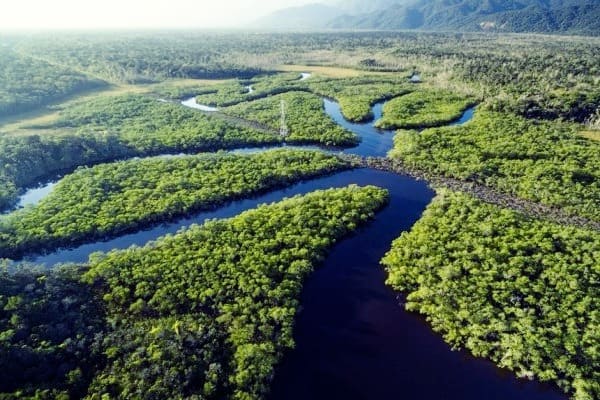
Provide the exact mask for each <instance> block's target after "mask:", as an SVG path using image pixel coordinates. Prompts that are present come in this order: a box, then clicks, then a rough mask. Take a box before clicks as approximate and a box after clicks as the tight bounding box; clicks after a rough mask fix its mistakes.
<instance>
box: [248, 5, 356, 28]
mask: <svg viewBox="0 0 600 400" xmlns="http://www.w3.org/2000/svg"><path fill="white" fill-rule="evenodd" d="M344 13H345V11H344V10H343V9H341V8H339V7H335V6H331V5H327V4H320V3H315V4H307V5H305V6H300V7H290V8H284V9H282V10H278V11H275V12H274V13H271V14H269V15H267V16H265V17H262V18H260V19H258V20H256V21H254V22H253V23H252V24H251V27H253V28H261V29H319V28H324V27H326V26H327V23H328V22H330V21H332V20H334V19H335V18H336V17H339V16H341V15H343V14H344Z"/></svg>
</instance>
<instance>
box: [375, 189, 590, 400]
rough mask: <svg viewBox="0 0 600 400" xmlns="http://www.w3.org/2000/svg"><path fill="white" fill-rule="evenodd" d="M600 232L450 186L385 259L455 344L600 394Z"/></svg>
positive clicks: (581, 395)
mask: <svg viewBox="0 0 600 400" xmlns="http://www.w3.org/2000/svg"><path fill="white" fill-rule="evenodd" d="M599 262H600V234H599V233H598V232H596V231H587V230H582V229H577V228H572V227H565V226H561V225H557V224H554V223H551V222H546V221H541V220H534V219H529V218H526V217H524V216H523V215H521V214H518V213H516V212H514V211H509V210H503V209H500V208H498V207H496V206H492V205H489V204H485V203H482V202H480V201H478V200H475V199H474V198H472V197H470V196H468V195H465V194H459V193H453V192H448V191H442V192H440V193H439V194H438V197H437V198H436V199H435V200H434V202H433V203H432V204H431V205H430V206H429V208H428V209H427V210H426V212H425V214H424V215H423V218H422V219H421V220H420V221H419V222H417V224H416V225H415V226H414V227H413V228H412V230H411V231H410V232H407V233H404V234H403V235H402V236H401V237H400V238H399V239H397V240H396V241H395V242H394V244H393V246H392V250H391V251H390V252H389V253H388V254H387V255H386V256H385V258H384V259H383V263H384V265H385V266H386V267H387V270H388V271H389V278H388V284H390V285H391V286H393V287H394V288H395V289H397V290H401V291H403V292H407V293H408V295H407V297H406V308H407V309H408V310H411V311H417V312H419V313H422V314H424V315H426V317H427V320H428V321H429V322H430V323H431V325H432V326H433V328H434V329H435V330H436V331H438V332H441V333H442V334H443V335H444V338H445V340H446V341H448V342H449V343H450V344H451V345H452V346H453V347H457V348H460V347H465V348H467V349H469V350H470V351H471V352H472V353H473V354H475V355H476V356H480V357H486V358H490V359H492V360H494V361H495V362H496V363H497V364H498V365H500V366H502V367H506V368H510V369H511V370H513V371H515V372H516V373H517V374H518V375H519V376H522V377H527V378H530V379H532V378H534V377H535V378H537V379H540V380H543V381H552V382H554V383H556V384H558V385H559V386H560V387H561V388H563V389H564V390H566V391H567V392H569V393H571V394H572V395H573V399H577V400H590V399H597V398H599V397H600V351H599V350H600V308H599V304H598V298H599V296H600V289H599V286H598V283H599V282H600V263H599Z"/></svg>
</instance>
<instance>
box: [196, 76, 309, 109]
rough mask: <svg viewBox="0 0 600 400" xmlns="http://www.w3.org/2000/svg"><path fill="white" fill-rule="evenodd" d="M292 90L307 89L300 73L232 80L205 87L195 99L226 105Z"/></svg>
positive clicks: (202, 102) (203, 102) (206, 102)
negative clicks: (250, 88)
mask: <svg viewBox="0 0 600 400" xmlns="http://www.w3.org/2000/svg"><path fill="white" fill-rule="evenodd" d="M249 86H250V87H252V91H250V90H249V88H248V87H249ZM292 90H308V86H307V84H306V82H304V81H300V74H297V73H294V72H290V73H282V74H273V75H265V76H260V77H256V78H253V79H249V80H233V81H229V82H225V83H222V84H219V85H214V86H210V87H206V88H205V89H203V90H202V91H201V92H199V93H198V96H197V97H196V101H197V102H198V103H199V104H206V105H210V106H218V107H228V106H232V105H236V104H239V103H242V102H245V101H253V100H257V99H262V98H264V97H267V96H271V95H275V94H280V93H285V92H289V91H292Z"/></svg>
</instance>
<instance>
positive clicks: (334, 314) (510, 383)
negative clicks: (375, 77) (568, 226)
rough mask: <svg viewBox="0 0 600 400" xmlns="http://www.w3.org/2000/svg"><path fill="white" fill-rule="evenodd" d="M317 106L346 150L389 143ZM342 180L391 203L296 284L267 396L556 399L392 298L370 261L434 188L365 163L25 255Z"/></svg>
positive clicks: (72, 253) (288, 399) (329, 107)
mask: <svg viewBox="0 0 600 400" xmlns="http://www.w3.org/2000/svg"><path fill="white" fill-rule="evenodd" d="M325 109H326V111H327V113H328V114H329V115H330V116H331V117H332V118H333V119H334V120H335V121H336V122H338V123H339V124H340V125H342V126H344V127H345V128H347V129H349V130H351V131H353V132H355V133H357V134H359V135H360V136H361V138H362V142H361V144H360V145H359V146H358V147H356V148H353V149H348V150H346V152H347V153H352V154H359V155H362V156H385V155H386V153H387V151H389V149H390V148H391V146H392V139H393V132H391V131H380V130H378V129H376V128H374V127H373V123H371V122H370V123H364V124H354V123H350V122H347V121H346V120H344V118H343V117H342V115H341V113H340V110H339V106H338V105H337V104H336V103H334V102H331V101H329V100H325ZM381 109H382V104H381V103H380V104H377V105H376V106H375V107H374V109H373V114H374V115H375V119H374V120H377V119H378V118H380V116H381ZM472 115H473V109H469V110H467V112H465V114H464V115H463V117H462V118H461V120H459V121H456V123H455V124H458V123H464V122H466V121H468V120H470V119H471V118H472ZM254 151H256V149H244V150H240V152H246V153H248V152H254ZM261 151H264V149H263V150H261ZM352 183H355V184H359V185H376V186H380V187H383V188H386V189H388V190H389V191H390V195H391V202H390V204H389V206H388V207H386V208H385V209H384V210H383V211H382V212H380V213H379V214H378V215H377V216H376V218H375V220H374V221H373V222H371V223H369V224H368V225H367V226H366V227H364V228H362V229H360V230H359V231H357V232H356V234H355V235H353V236H352V237H350V238H348V239H346V240H344V241H342V242H340V243H339V244H338V245H336V246H335V247H334V249H333V250H332V252H331V253H330V255H329V257H328V258H327V260H326V262H325V263H324V265H322V266H321V267H320V268H319V269H318V270H317V271H316V272H315V273H314V274H312V275H311V277H310V278H309V279H308V281H307V282H306V284H305V286H304V289H303V294H302V303H301V304H302V311H301V312H300V314H299V315H298V317H297V320H296V327H295V330H294V332H295V333H294V337H295V340H296V348H295V349H294V350H293V351H290V352H289V353H287V354H286V356H285V357H284V359H283V361H282V363H281V365H280V366H279V367H278V368H277V370H276V371H277V374H276V376H275V380H274V384H273V393H272V396H271V397H272V399H273V400H279V399H281V400H294V399H302V400H305V399H313V400H314V399H316V400H319V399H323V400H325V399H327V400H332V399H350V400H352V399H356V400H358V399H365V400H367V399H368V400H370V399H373V400H381V399H399V398H408V399H435V400H440V399H452V400H455V399H456V400H459V399H460V400H470V399H472V400H481V399H503V400H504V399H517V400H518V399H527V400H538V399H539V400H541V399H547V400H554V399H557V400H558V399H563V400H564V399H566V397H565V396H564V395H562V394H561V393H559V391H558V390H557V389H556V388H554V387H549V386H546V385H542V384H540V383H537V382H529V381H524V380H518V379H516V378H515V377H514V375H513V374H512V373H511V372H507V371H503V370H500V369H498V368H496V367H495V366H494V365H493V364H492V363H489V362H486V361H483V360H480V359H475V358H473V357H470V356H469V355H468V354H467V353H466V352H452V351H450V348H449V347H448V345H446V344H445V343H444V341H443V340H442V339H441V337H439V336H438V335H436V334H434V333H433V332H432V331H431V329H430V327H429V326H428V325H427V323H425V321H424V320H423V319H422V318H421V317H419V316H417V315H415V314H411V313H407V312H405V311H404V310H403V308H402V307H401V306H400V305H399V304H398V303H399V301H400V300H399V299H398V294H397V293H395V292H394V291H392V290H391V289H390V288H389V287H387V286H386V285H385V275H386V274H385V272H384V271H383V269H382V267H381V266H380V265H379V260H380V259H381V258H382V257H383V255H384V254H385V252H386V251H388V250H389V248H390V243H391V242H392V241H393V240H394V239H395V238H397V237H398V236H399V235H400V234H401V233H402V232H403V231H406V230H408V229H410V227H411V226H412V225H413V224H414V223H415V222H416V221H417V220H418V219H419V218H420V216H421V214H422V212H423V210H424V209H425V207H426V206H427V204H428V203H429V202H430V201H431V199H432V196H433V194H434V193H433V192H432V191H431V189H429V188H428V186H427V184H426V183H424V182H420V181H416V180H415V179H412V178H409V177H404V176H399V175H396V174H391V173H387V172H381V171H375V170H369V169H359V170H354V171H347V172H342V173H339V174H336V175H333V176H329V177H324V178H320V179H315V180H312V181H308V182H302V183H299V184H296V185H293V186H291V187H288V188H286V189H283V190H277V191H274V192H271V193H268V194H266V195H262V196H260V197H257V198H253V199H246V200H241V201H236V202H232V203H230V204H229V205H227V206H225V207H223V208H221V209H219V210H216V211H211V212H205V213H199V214H197V215H195V216H193V217H190V218H185V219H181V220H178V221H174V222H170V223H168V224H164V225H161V226H157V227H155V228H153V229H149V230H146V231H142V232H137V233H134V234H130V235H124V236H121V237H119V238H116V239H113V240H110V241H104V242H97V243H91V244H87V245H83V246H79V247H77V248H74V249H65V250H60V251H58V252H55V253H53V254H50V255H46V256H41V257H34V258H32V260H33V261H35V262H38V263H45V264H47V265H49V266H50V265H53V264H55V263H58V262H85V261H86V260H87V258H88V256H89V254H90V253H92V252H95V251H109V250H111V249H122V248H126V247H129V246H131V245H144V244H146V243H147V242H148V241H152V240H155V239H157V238H159V237H160V236H162V235H165V234H168V233H175V232H177V231H178V230H180V229H182V228H184V227H186V226H189V225H190V224H194V223H198V224H200V223H202V222H204V221H205V220H206V219H209V218H227V217H232V216H234V215H237V214H239V213H240V212H242V211H244V210H248V209H251V208H254V207H256V206H257V205H258V204H260V203H265V202H275V201H280V200H282V199H283V198H285V197H290V196H293V195H296V194H304V193H308V192H311V191H314V190H317V189H327V188H330V187H343V186H346V185H348V184H352Z"/></svg>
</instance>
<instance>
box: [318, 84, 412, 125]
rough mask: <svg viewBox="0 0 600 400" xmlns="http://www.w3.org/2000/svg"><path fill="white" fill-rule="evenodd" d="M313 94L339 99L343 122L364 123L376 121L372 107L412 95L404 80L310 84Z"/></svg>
mask: <svg viewBox="0 0 600 400" xmlns="http://www.w3.org/2000/svg"><path fill="white" fill-rule="evenodd" d="M310 88H311V90H312V91H313V92H314V93H318V94H320V95H322V96H325V97H329V98H332V99H336V100H337V101H338V102H339V104H340V109H341V112H342V115H343V116H344V118H346V119H347V120H348V121H352V122H364V121H368V120H370V119H372V118H373V113H372V112H371V107H372V106H373V104H375V103H377V102H378V101H383V100H387V99H391V98H393V97H396V96H401V95H404V94H407V93H410V91H411V90H412V89H411V88H410V87H409V86H408V85H407V84H406V80H405V79H404V78H402V80H399V79H398V78H385V77H368V76H363V77H356V78H347V79H335V80H332V79H326V80H321V81H313V82H310Z"/></svg>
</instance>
